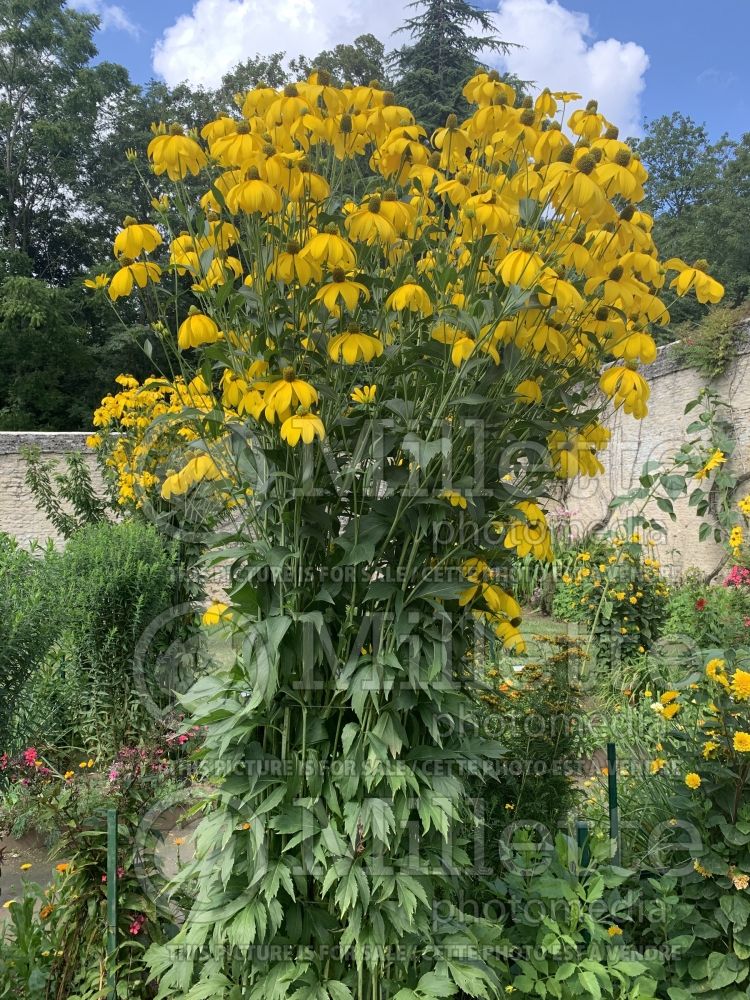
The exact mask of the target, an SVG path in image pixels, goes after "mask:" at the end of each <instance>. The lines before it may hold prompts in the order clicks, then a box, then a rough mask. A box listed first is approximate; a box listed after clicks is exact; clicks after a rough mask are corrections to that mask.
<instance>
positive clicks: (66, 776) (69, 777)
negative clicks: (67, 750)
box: [63, 771, 75, 781]
mask: <svg viewBox="0 0 750 1000" xmlns="http://www.w3.org/2000/svg"><path fill="white" fill-rule="evenodd" d="M74 774H75V771H66V772H65V774H64V775H63V778H64V779H65V781H70V779H71V778H72V777H73V775H74Z"/></svg>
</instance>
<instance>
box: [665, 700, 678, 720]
mask: <svg viewBox="0 0 750 1000" xmlns="http://www.w3.org/2000/svg"><path fill="white" fill-rule="evenodd" d="M680 707H681V706H680V703H679V702H677V701H675V702H672V704H671V705H667V706H666V707H665V708H664V711H663V712H662V713H661V715H662V718H663V719H673V718H674V717H675V715H677V713H678V712H679V711H680Z"/></svg>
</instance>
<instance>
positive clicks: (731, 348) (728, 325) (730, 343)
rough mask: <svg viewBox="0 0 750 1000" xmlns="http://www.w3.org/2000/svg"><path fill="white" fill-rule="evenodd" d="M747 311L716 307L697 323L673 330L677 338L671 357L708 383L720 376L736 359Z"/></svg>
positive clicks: (742, 337) (742, 339) (744, 334)
mask: <svg viewBox="0 0 750 1000" xmlns="http://www.w3.org/2000/svg"><path fill="white" fill-rule="evenodd" d="M745 319H747V310H746V309H742V308H740V309H729V308H727V307H720V306H719V307H716V308H715V309H711V310H710V311H709V312H708V313H707V315H706V316H704V317H703V318H702V319H700V320H699V321H698V322H694V323H685V324H684V325H682V326H680V327H676V328H674V330H673V332H674V334H675V336H676V337H677V338H678V340H677V343H676V344H675V345H674V347H673V348H672V355H673V356H674V357H676V358H678V359H679V360H680V361H683V362H684V363H685V364H687V365H688V366H689V367H690V368H694V369H695V370H696V371H698V372H700V374H701V375H703V376H705V377H706V378H707V379H715V378H718V377H719V376H720V375H723V374H724V373H725V372H726V371H727V369H728V368H729V366H730V365H731V364H732V362H733V361H734V360H735V358H736V357H737V349H738V347H739V346H741V345H742V343H743V341H744V338H745V336H746V333H745V329H744V326H743V323H742V321H743V320H745Z"/></svg>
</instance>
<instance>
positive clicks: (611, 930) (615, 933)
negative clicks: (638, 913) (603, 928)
mask: <svg viewBox="0 0 750 1000" xmlns="http://www.w3.org/2000/svg"><path fill="white" fill-rule="evenodd" d="M607 934H609V936H610V937H620V935H621V934H622V928H621V927H618V926H617V925H616V924H610V926H609V927H608V928H607Z"/></svg>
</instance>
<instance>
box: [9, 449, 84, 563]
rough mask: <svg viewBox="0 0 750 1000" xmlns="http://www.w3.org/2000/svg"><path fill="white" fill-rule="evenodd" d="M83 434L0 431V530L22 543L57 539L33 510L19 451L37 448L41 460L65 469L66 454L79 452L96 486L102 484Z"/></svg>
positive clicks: (42, 515)
mask: <svg viewBox="0 0 750 1000" xmlns="http://www.w3.org/2000/svg"><path fill="white" fill-rule="evenodd" d="M86 437H87V435H86V434H83V433H81V434H77V433H57V434H56V433H31V432H20V433H19V432H15V431H4V432H0V531H4V532H6V533H7V534H9V535H14V536H15V537H16V538H17V539H18V541H19V542H21V543H22V544H24V545H28V544H29V543H30V542H31V541H40V542H45V541H47V540H48V539H50V538H51V539H53V540H54V541H55V543H59V542H60V538H59V536H58V535H57V533H56V532H55V529H54V528H53V526H52V525H51V524H50V522H49V521H48V520H47V518H46V517H45V515H44V514H42V513H40V512H39V511H38V510H37V508H36V505H35V504H34V498H33V497H32V495H31V493H30V492H29V489H28V487H27V486H26V483H25V482H24V475H25V472H26V463H25V462H24V460H23V458H22V455H21V451H22V449H23V448H27V447H30V446H31V447H37V448H39V450H40V451H41V453H42V458H43V459H45V460H51V461H53V462H54V463H55V465H57V466H60V467H61V470H64V468H65V456H66V455H67V454H70V453H71V452H74V451H81V452H83V453H84V455H85V456H86V461H87V463H88V464H89V465H90V467H91V469H92V472H93V474H94V477H93V478H94V483H95V485H96V486H97V487H100V486H101V485H102V483H101V477H100V475H99V470H98V468H97V465H96V458H95V456H94V453H93V452H92V451H91V449H89V448H87V447H86Z"/></svg>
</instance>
